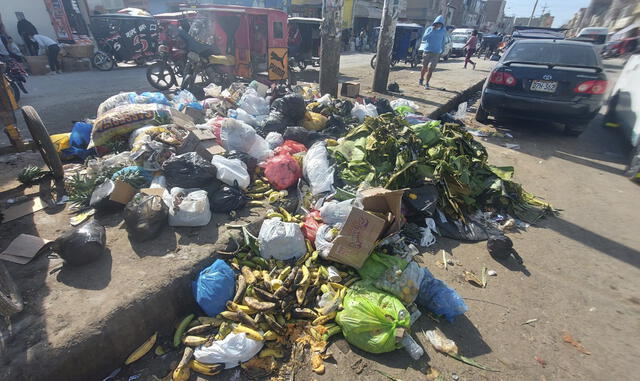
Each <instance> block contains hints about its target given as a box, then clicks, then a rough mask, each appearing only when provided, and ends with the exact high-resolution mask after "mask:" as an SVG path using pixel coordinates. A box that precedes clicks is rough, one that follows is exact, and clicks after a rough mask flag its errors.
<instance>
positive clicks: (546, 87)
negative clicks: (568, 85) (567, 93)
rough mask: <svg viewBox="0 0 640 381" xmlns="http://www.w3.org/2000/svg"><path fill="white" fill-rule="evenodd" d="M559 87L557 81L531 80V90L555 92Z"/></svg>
mask: <svg viewBox="0 0 640 381" xmlns="http://www.w3.org/2000/svg"><path fill="white" fill-rule="evenodd" d="M557 88H558V82H556V81H531V87H530V89H531V91H541V92H543V93H555V92H556V89H557Z"/></svg>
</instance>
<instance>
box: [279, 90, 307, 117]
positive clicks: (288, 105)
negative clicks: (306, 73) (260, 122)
mask: <svg viewBox="0 0 640 381" xmlns="http://www.w3.org/2000/svg"><path fill="white" fill-rule="evenodd" d="M271 109H272V110H275V111H278V112H279V113H281V114H282V115H284V116H285V118H288V119H289V120H291V121H293V122H299V121H301V120H302V119H303V118H304V114H305V112H306V111H307V108H306V105H305V103H304V98H303V97H302V96H300V95H298V94H287V95H285V96H283V97H282V98H278V99H276V100H275V101H273V103H272V104H271Z"/></svg>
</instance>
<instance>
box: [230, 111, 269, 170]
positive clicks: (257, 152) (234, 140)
mask: <svg viewBox="0 0 640 381" xmlns="http://www.w3.org/2000/svg"><path fill="white" fill-rule="evenodd" d="M220 139H221V140H222V146H223V147H224V148H225V149H226V150H227V151H240V152H244V153H247V154H249V155H250V156H251V157H254V158H256V159H257V160H258V161H264V160H266V159H267V158H268V157H269V155H270V154H271V150H270V149H269V144H268V143H267V141H266V140H264V139H263V138H262V137H261V136H259V135H258V134H256V130H254V129H253V127H251V126H250V125H248V124H246V123H243V122H241V121H239V120H237V119H232V118H225V119H224V120H223V121H222V126H221V128H220Z"/></svg>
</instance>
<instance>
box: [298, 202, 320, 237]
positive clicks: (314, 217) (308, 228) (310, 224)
mask: <svg viewBox="0 0 640 381" xmlns="http://www.w3.org/2000/svg"><path fill="white" fill-rule="evenodd" d="M321 221H322V219H321V218H320V211H318V210H313V211H311V212H310V213H309V214H307V215H306V216H305V218H304V221H303V225H302V234H304V238H306V239H308V240H309V241H311V242H315V240H316V233H317V232H318V228H319V227H320V225H322V222H321Z"/></svg>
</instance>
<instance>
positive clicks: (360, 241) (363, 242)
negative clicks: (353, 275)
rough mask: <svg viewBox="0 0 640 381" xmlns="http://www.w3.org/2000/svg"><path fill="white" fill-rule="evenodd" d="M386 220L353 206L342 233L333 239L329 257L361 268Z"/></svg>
mask: <svg viewBox="0 0 640 381" xmlns="http://www.w3.org/2000/svg"><path fill="white" fill-rule="evenodd" d="M384 226H385V220H383V219H382V218H379V217H376V216H374V215H373V214H370V213H367V212H365V211H364V210H361V209H357V208H353V209H352V210H351V213H349V217H347V221H346V222H345V224H344V227H343V228H342V230H341V231H340V234H339V235H338V236H337V237H336V238H335V239H334V240H333V246H332V247H331V250H330V251H329V254H328V255H327V257H328V259H331V260H333V261H336V262H340V263H342V264H345V265H349V266H351V267H355V268H356V269H359V268H360V267H362V265H363V264H364V261H366V260H367V258H368V257H369V254H370V253H371V250H373V248H374V247H375V245H376V240H377V239H378V236H379V235H380V233H382V231H383V229H384Z"/></svg>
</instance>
